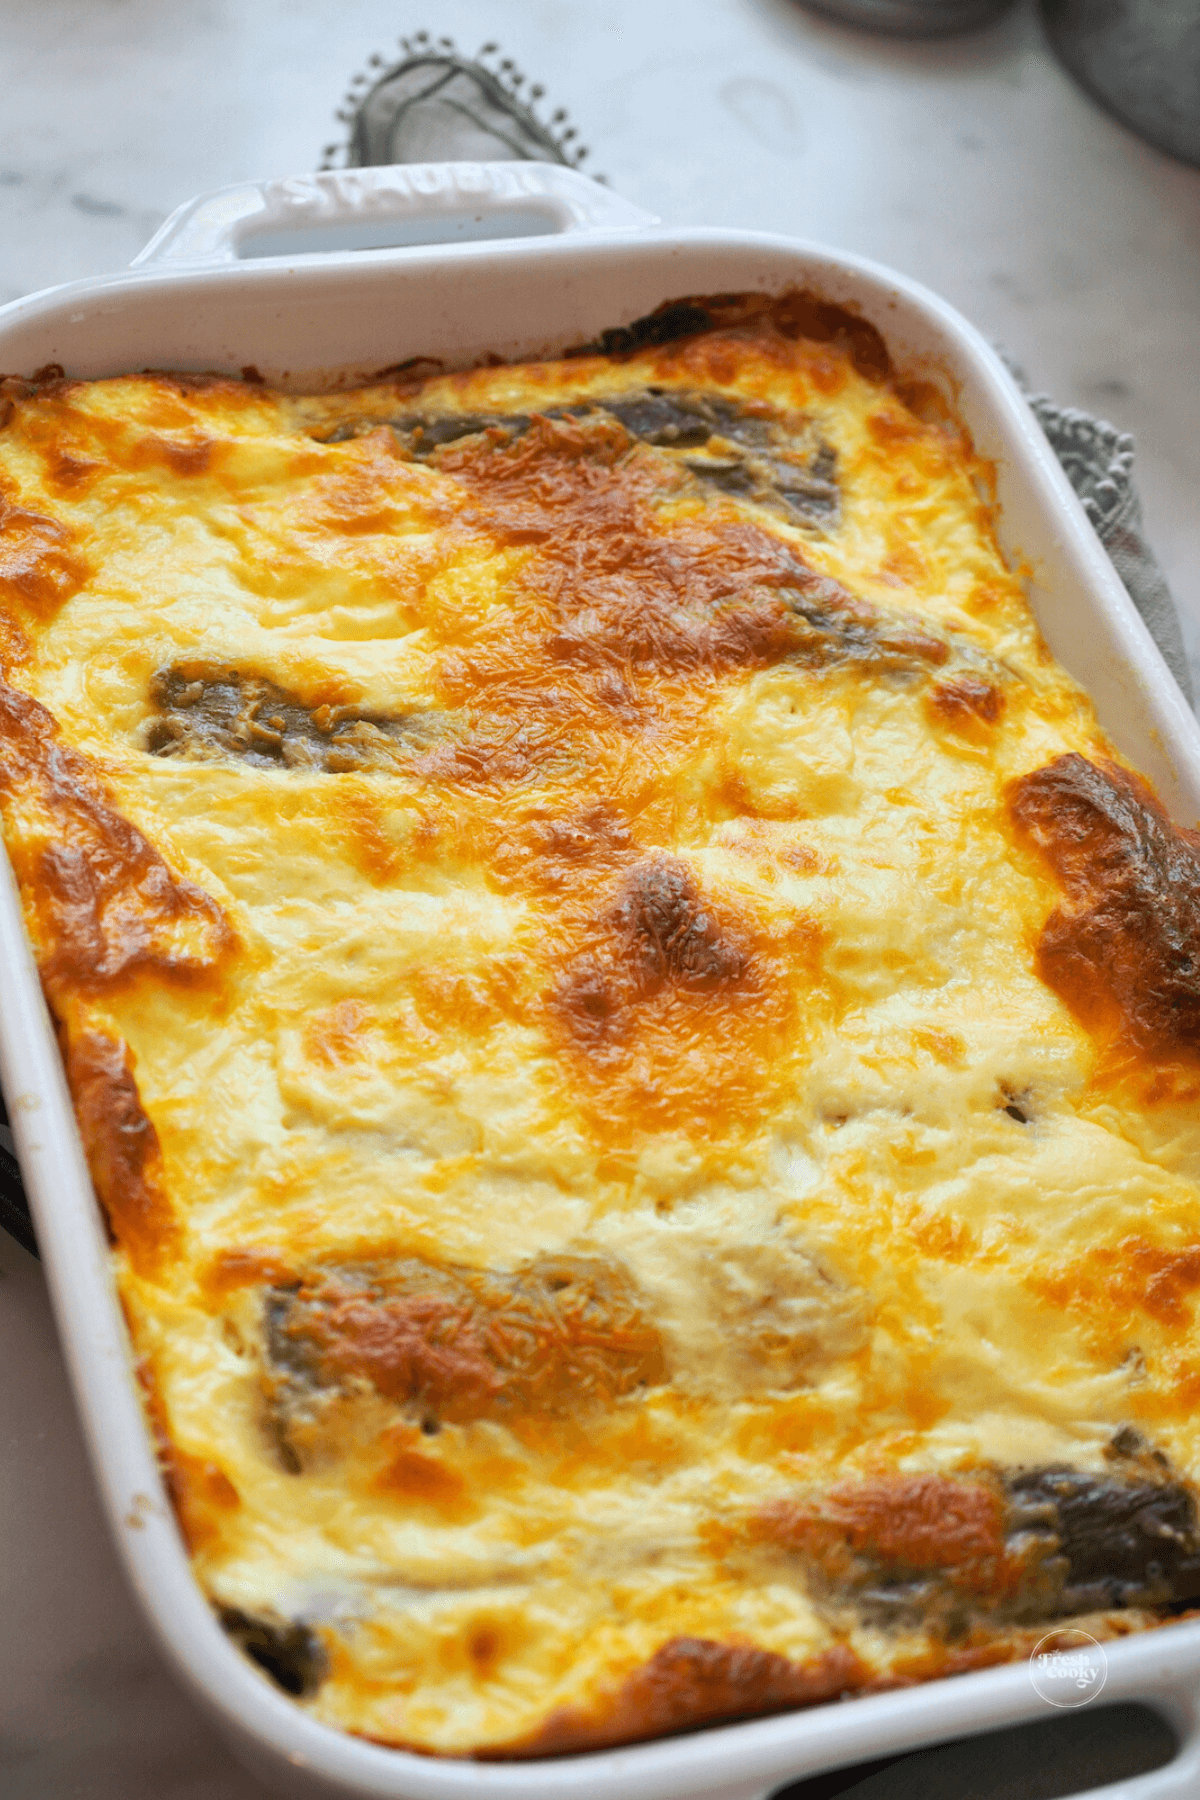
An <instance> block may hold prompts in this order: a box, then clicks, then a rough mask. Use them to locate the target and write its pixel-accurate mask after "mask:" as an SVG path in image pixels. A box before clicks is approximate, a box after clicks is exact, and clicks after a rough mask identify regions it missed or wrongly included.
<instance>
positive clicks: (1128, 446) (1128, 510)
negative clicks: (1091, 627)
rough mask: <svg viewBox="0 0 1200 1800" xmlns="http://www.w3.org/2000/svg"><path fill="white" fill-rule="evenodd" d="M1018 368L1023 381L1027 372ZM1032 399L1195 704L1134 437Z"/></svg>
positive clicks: (1099, 533) (1042, 397) (1123, 576)
mask: <svg viewBox="0 0 1200 1800" xmlns="http://www.w3.org/2000/svg"><path fill="white" fill-rule="evenodd" d="M1010 366H1011V365H1010ZM1014 373H1015V374H1017V376H1018V379H1019V378H1020V372H1019V371H1017V370H1014ZM1029 404H1030V406H1032V408H1033V410H1034V413H1035V414H1036V415H1037V421H1038V424H1039V425H1040V426H1041V428H1042V430H1043V431H1044V432H1045V434H1046V436H1047V438H1048V439H1049V441H1050V447H1051V449H1052V450H1053V451H1054V454H1055V456H1057V458H1058V460H1059V462H1060V463H1061V464H1062V466H1063V468H1064V469H1065V470H1066V472H1067V479H1068V480H1069V481H1070V483H1071V486H1072V487H1073V488H1074V489H1075V492H1076V493H1077V494H1078V495H1079V498H1080V499H1081V500H1082V501H1083V510H1084V511H1085V512H1086V514H1087V516H1088V518H1089V519H1090V520H1091V521H1092V524H1093V526H1094V527H1095V530H1096V536H1097V537H1098V538H1099V539H1100V542H1101V543H1102V544H1103V545H1104V548H1105V549H1106V550H1107V551H1108V554H1109V556H1110V557H1111V558H1112V564H1113V567H1114V568H1115V569H1116V571H1117V574H1118V575H1119V576H1120V577H1121V580H1122V581H1123V582H1124V583H1125V586H1126V588H1127V589H1128V592H1129V598H1130V599H1131V600H1132V601H1133V604H1134V605H1135V606H1136V607H1137V609H1138V611H1139V612H1140V613H1141V615H1142V617H1143V619H1145V621H1146V624H1147V626H1148V627H1149V630H1150V635H1151V637H1152V638H1153V639H1154V641H1155V643H1156V644H1157V645H1158V647H1159V649H1160V650H1161V651H1162V653H1163V660H1164V662H1165V663H1166V665H1167V667H1168V668H1169V669H1170V671H1171V673H1172V675H1173V676H1174V677H1175V679H1176V681H1177V682H1178V683H1179V685H1180V687H1181V688H1182V689H1183V692H1184V693H1185V695H1186V696H1187V700H1188V704H1189V705H1190V706H1194V705H1195V697H1194V695H1193V693H1192V677H1191V672H1190V670H1189V669H1188V665H1187V657H1186V655H1185V654H1184V649H1183V633H1182V632H1181V631H1180V629H1179V614H1178V613H1177V612H1176V610H1175V602H1174V600H1173V598H1172V597H1171V590H1170V588H1169V587H1168V586H1167V580H1166V576H1165V575H1164V574H1163V572H1162V570H1161V569H1160V568H1159V566H1158V561H1157V559H1156V557H1155V555H1154V552H1153V551H1152V550H1151V548H1150V546H1149V544H1148V543H1147V542H1146V534H1145V531H1144V529H1143V526H1142V503H1141V501H1140V500H1139V499H1138V495H1137V489H1136V488H1135V487H1134V485H1133V456H1134V445H1133V439H1132V437H1131V436H1130V434H1129V433H1128V432H1127V431H1118V430H1117V428H1116V426H1115V425H1109V424H1108V423H1107V422H1106V421H1105V420H1104V419H1094V418H1093V417H1092V415H1091V414H1090V413H1085V412H1079V411H1078V410H1077V409H1076V408H1075V407H1073V406H1059V405H1057V404H1056V402H1055V401H1053V400H1051V398H1050V397H1049V395H1048V394H1030V396H1029Z"/></svg>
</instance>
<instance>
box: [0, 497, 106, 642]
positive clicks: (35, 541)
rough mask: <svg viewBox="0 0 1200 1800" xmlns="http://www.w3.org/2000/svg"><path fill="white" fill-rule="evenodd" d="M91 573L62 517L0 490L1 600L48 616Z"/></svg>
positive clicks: (42, 615)
mask: <svg viewBox="0 0 1200 1800" xmlns="http://www.w3.org/2000/svg"><path fill="white" fill-rule="evenodd" d="M88 572H89V571H88V565H87V563H86V561H85V560H84V558H83V557H82V556H81V555H80V553H79V550H78V548H77V547H76V545H75V544H74V542H73V539H72V535H71V533H70V531H68V529H67V528H66V526H65V525H63V524H62V523H61V521H60V520H58V519H49V518H47V517H46V516H45V514H43V513H37V512H31V511H30V510H29V509H28V508H27V507H23V506H20V505H18V504H17V502H16V501H14V500H10V499H9V498H7V497H6V496H5V495H4V494H3V493H0V601H7V602H8V603H9V604H10V605H16V606H18V607H19V608H20V609H21V610H22V611H23V612H31V613H33V614H34V615H35V616H37V617H39V618H43V617H45V616H46V614H47V613H49V612H52V611H53V610H54V609H55V608H56V607H58V606H61V604H62V602H63V601H64V600H67V599H69V598H70V596H71V595H72V594H73V593H75V592H76V590H77V589H78V588H79V587H80V586H81V585H82V583H83V582H84V581H85V580H86V579H87V576H88Z"/></svg>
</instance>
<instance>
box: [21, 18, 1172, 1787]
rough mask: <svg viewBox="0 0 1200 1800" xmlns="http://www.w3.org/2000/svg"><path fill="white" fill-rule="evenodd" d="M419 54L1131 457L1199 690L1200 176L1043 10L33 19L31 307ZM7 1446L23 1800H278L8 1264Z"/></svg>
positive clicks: (25, 57) (24, 1274)
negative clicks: (401, 41)
mask: <svg viewBox="0 0 1200 1800" xmlns="http://www.w3.org/2000/svg"><path fill="white" fill-rule="evenodd" d="M422 26H425V27H427V28H429V29H430V30H433V31H436V32H437V33H439V34H440V33H446V34H449V35H452V36H454V37H455V38H456V40H457V41H458V43H459V45H460V46H461V47H463V48H465V49H468V50H473V49H474V48H475V47H476V46H477V45H478V44H479V43H480V42H481V41H483V40H484V39H486V38H496V39H499V40H500V42H501V43H502V44H503V46H504V49H505V52H506V53H507V54H510V55H512V56H513V57H515V58H516V60H517V61H518V63H519V64H520V65H521V66H522V67H523V68H524V69H525V70H526V72H527V74H528V75H529V76H530V78H531V79H536V80H539V81H541V82H543V83H544V84H545V86H546V87H547V89H548V91H549V95H550V97H551V99H552V100H553V102H554V103H555V104H562V105H566V106H568V107H569V108H570V109H571V111H572V114H573V116H574V120H575V123H576V124H577V125H578V127H579V129H580V132H581V135H582V137H583V139H584V141H585V142H588V143H589V144H590V145H591V146H592V149H593V156H592V159H591V163H590V164H589V167H591V166H594V167H596V168H598V169H599V170H601V171H602V172H603V173H605V174H606V175H607V176H608V177H609V179H610V180H611V182H612V184H613V186H614V187H615V188H616V189H617V190H618V191H619V192H620V193H623V194H625V195H627V196H628V197H629V198H630V199H632V200H635V201H637V202H639V203H640V204H642V205H644V206H646V207H648V208H649V209H650V210H651V211H654V212H657V213H659V214H661V215H662V216H664V217H665V218H668V219H671V220H676V221H680V222H689V223H696V224H723V225H740V226H749V227H756V228H760V229H768V230H774V231H782V232H788V233H791V234H793V235H798V236H803V237H810V238H816V239H822V240H825V241H827V242H829V243H831V244H836V245H838V246H841V247H843V248H845V249H849V250H853V251H857V252H860V253H862V254H865V255H867V256H871V257H875V258H877V259H878V260H880V261H882V262H886V263H890V264H892V265H893V266H895V267H897V268H899V269H902V270H903V271H905V272H906V273H907V274H910V275H913V276H915V277H917V278H918V279H919V280H921V281H925V282H927V283H928V284H929V285H930V286H932V287H934V288H936V289H938V290H940V292H942V293H943V294H945V295H946V296H947V297H948V298H949V299H951V300H952V301H953V302H954V303H955V304H956V305H958V306H959V307H960V308H961V309H962V310H963V311H964V312H965V313H966V314H967V315H968V317H970V318H971V319H973V320H974V321H975V323H976V324H977V325H979V326H980V327H981V329H982V330H983V331H984V332H985V333H987V334H988V335H989V336H990V337H992V338H993V339H995V340H997V341H998V342H1000V343H1001V344H1003V345H1004V347H1005V348H1006V349H1007V350H1008V351H1009V352H1010V354H1011V355H1013V356H1014V357H1015V358H1016V359H1017V361H1018V362H1019V363H1020V364H1021V365H1022V366H1023V368H1024V369H1025V371H1026V372H1027V374H1028V377H1029V379H1030V381H1031V383H1032V384H1033V385H1034V387H1036V388H1039V389H1045V390H1047V391H1049V392H1050V393H1052V394H1053V395H1054V396H1055V397H1056V398H1057V399H1059V400H1060V401H1062V402H1064V403H1068V404H1073V405H1077V406H1082V407H1086V408H1089V409H1090V410H1092V411H1097V412H1100V413H1102V414H1104V415H1106V416H1107V417H1109V418H1111V419H1112V421H1113V422H1114V423H1115V424H1117V425H1118V426H1120V427H1121V428H1123V429H1126V430H1130V431H1132V432H1134V433H1135V435H1136V438H1137V442H1138V461H1137V479H1138V482H1139V485H1140V488H1141V491H1142V496H1143V500H1144V504H1145V512H1146V520H1147V526H1148V530H1149V533H1150V537H1151V539H1152V541H1153V543H1154V544H1155V546H1156V548H1157V550H1158V552H1159V555H1160V557H1161V559H1162V561H1163V564H1164V566H1165V568H1166V570H1167V573H1168V576H1169V579H1170V581H1171V583H1172V586H1173V588H1174V591H1175V594H1176V597H1177V599H1178V601H1179V603H1180V608H1181V612H1182V614H1183V620H1184V631H1185V637H1186V640H1187V643H1188V647H1189V651H1190V653H1191V658H1192V663H1193V668H1194V669H1195V672H1196V679H1197V689H1198V691H1200V507H1198V506H1197V505H1196V495H1197V493H1198V492H1200V434H1198V433H1197V429H1196V423H1195V415H1196V404H1195V397H1196V393H1197V391H1200V368H1198V364H1200V172H1198V171H1195V170H1192V169H1188V168H1184V167H1183V166H1181V165H1180V164H1178V163H1174V162H1172V161H1170V160H1169V159H1168V158H1166V157H1164V156H1162V155H1160V154H1159V153H1158V152H1156V151H1154V150H1152V149H1150V148H1149V147H1147V146H1146V145H1143V144H1142V143H1140V142H1139V141H1138V140H1137V139H1136V138H1134V137H1132V136H1131V135H1130V134H1129V133H1128V132H1126V131H1125V130H1124V129H1123V128H1122V127H1121V126H1119V125H1117V124H1115V123H1114V122H1113V121H1111V120H1110V119H1109V118H1107V117H1106V116H1105V115H1104V114H1103V113H1102V112H1100V111H1099V110H1098V109H1097V108H1096V107H1095V106H1094V105H1093V104H1092V103H1091V102H1090V101H1089V100H1088V99H1087V98H1086V97H1085V96H1084V95H1083V94H1081V93H1080V92H1079V91H1078V90H1077V89H1075V88H1074V87H1073V86H1072V85H1071V83H1070V82H1069V81H1068V80H1067V79H1066V77H1065V76H1064V75H1063V74H1062V73H1061V71H1060V70H1059V68H1058V66H1057V65H1056V63H1055V62H1054V61H1053V60H1052V58H1051V57H1050V55H1049V53H1048V51H1047V50H1046V48H1045V46H1044V44H1043V41H1042V38H1041V34H1040V31H1039V28H1038V25H1037V21H1036V17H1035V15H1034V11H1033V7H1032V4H1029V3H1027V4H1018V5H1017V6H1016V8H1015V10H1014V11H1013V12H1012V13H1010V14H1009V15H1008V16H1007V17H1006V18H1005V19H1004V20H1003V21H1001V22H1000V23H999V24H997V25H996V26H994V27H992V28H990V29H989V30H987V31H984V32H980V33H976V34H974V35H972V36H968V37H965V38H962V39H960V40H957V41H946V42H942V43H940V44H897V43H892V42H888V41H887V40H884V39H880V38H875V37H870V36H865V35H862V34H859V33H856V32H853V31H850V30H846V29H842V28H840V27H838V26H836V25H832V24H828V23H824V22H822V21H819V20H817V19H815V18H813V17H812V16H810V15H809V14H807V13H805V12H803V11H802V10H800V9H799V8H798V7H797V6H796V5H794V4H792V0H704V4H703V5H699V4H696V3H695V0H638V3H635V0H596V3H595V4H592V5H590V6H586V7H585V6H583V5H581V4H578V3H576V0H492V3H491V4H488V5H484V4H482V0H439V3H438V5H437V7H436V8H434V7H430V8H428V9H426V10H425V11H424V12H421V11H411V12H410V11H408V10H407V9H405V8H397V7H396V6H395V5H394V4H393V3H392V0H340V3H339V4H337V5H334V4H332V0H172V4H171V5H170V6H164V5H162V4H161V0H5V5H4V7H3V8H2V9H0V67H3V69H4V72H5V78H4V90H5V91H4V106H3V111H2V114H0V302H2V301H6V300H9V299H13V298H16V297H17V296H18V295H21V294H24V293H27V292H29V291H31V290H33V289H35V288H39V287H43V286H47V285H50V284H52V283H55V282H61V281H70V280H73V279H76V278H77V277H80V276H86V275H92V274H99V273H102V272H105V271H108V270H112V269H114V268H117V267H119V266H120V265H122V264H124V263H126V262H128V261H129V259H130V257H132V256H133V255H134V254H135V253H136V251H137V250H138V249H139V248H140V247H141V245H142V244H143V242H144V241H145V240H146V238H147V237H149V235H150V233H151V232H152V231H153V230H154V229H155V227H156V226H157V225H158V224H159V223H160V222H161V220H162V219H163V217H164V216H165V215H166V214H167V213H168V212H169V211H170V210H171V209H172V208H173V207H174V206H175V205H177V204H178V203H179V202H180V201H181V200H184V199H186V198H188V197H189V196H190V195H192V194H194V193H196V192H197V191H199V190H201V189H204V188H209V187H215V186H218V185H220V184H222V183H225V182H231V181H237V180H243V179H246V178H249V177H255V176H262V175H274V174H285V173H294V172H297V171H302V170H306V169H311V168H314V167H315V166H316V165H317V162H318V161H319V157H320V152H321V148H322V146H323V145H324V144H325V143H326V142H329V141H331V139H332V138H333V137H334V136H335V135H336V127H334V126H333V125H332V118H331V115H332V113H333V110H334V108H335V107H336V106H337V105H338V104H339V102H340V98H341V94H342V92H343V90H344V87H345V84H346V80H347V78H348V76H349V75H351V74H352V73H354V72H355V71H356V70H357V69H358V68H359V67H361V66H363V65H364V64H365V61H366V58H367V56H368V55H369V54H370V53H372V52H374V51H381V52H386V51H387V50H388V49H389V47H390V46H392V45H393V44H394V42H395V34H396V32H397V31H399V30H402V29H406V30H417V29H420V28H421V27H422ZM685 147H686V148H685ZM0 1446H2V1449H0V1545H2V1546H3V1549H2V1552H0V1792H2V1793H3V1794H4V1796H5V1797H6V1800H251V1797H252V1796H261V1794H262V1793H263V1792H264V1790H263V1789H262V1788H261V1787H260V1786H259V1785H258V1783H257V1782H255V1781H254V1780H252V1779H251V1778H250V1777H249V1776H247V1775H244V1774H242V1773H241V1772H240V1771H239V1770H238V1769H237V1768H236V1767H235V1765H234V1763H233V1762H232V1760H231V1759H230V1757H229V1756H228V1754H227V1753H226V1752H225V1750H224V1749H223V1748H222V1746H221V1744H220V1742H219V1741H218V1739H217V1738H216V1737H215V1735H214V1734H213V1732H212V1729H211V1728H210V1726H209V1725H208V1724H207V1722H206V1721H205V1720H204V1719H203V1718H202V1717H201V1716H200V1715H199V1713H198V1712H197V1711H196V1710H195V1708H194V1707H193V1706H192V1704H191V1703H190V1701H188V1700H187V1699H186V1698H185V1697H184V1696H183V1695H182V1694H180V1693H179V1692H178V1691H177V1690H176V1688H175V1687H174V1685H173V1684H172V1682H171V1680H170V1678H169V1677H168V1676H167V1674H166V1673H165V1670H164V1669H163V1668H162V1666H161V1664H160V1662H159V1659H158V1656H157V1653H156V1651H155V1649H154V1647H153V1645H152V1644H151V1642H150V1639H149V1636H148V1634H147V1631H146V1629H145V1627H144V1626H143V1624H142V1623H141V1619H140V1616H139V1614H138V1612H137V1610H136V1608H135V1605H134V1602H133V1600H132V1598H131V1597H130V1595H129V1593H128V1591H127V1589H126V1586H125V1583H124V1580H123V1577H122V1575H121V1574H120V1571H119V1569H118V1567H117V1563H116V1560H115V1556H114V1553H113V1551H112V1549H111V1547H110V1545H109V1542H108V1538H107V1533H106V1529H105V1527H104V1524H103V1521H102V1519H101V1517H100V1513H99V1509H98V1505H97V1502H96V1499H95V1496H94V1493H93V1488H92V1483H91V1477H90V1475H89V1473H88V1469H87V1464H86V1460H85V1454H84V1449H83V1444H82V1439H81V1436H80V1431H79V1427H78V1425H77V1423H76V1419H75V1415H74V1410H73V1407H72V1402H71V1399H70V1396H69V1393H68V1390H67V1386H66V1381H65V1376H64V1372H63V1367H62V1362H61V1359H60V1357H59V1354H58V1351H57V1348H56V1344H55V1336H54V1328H53V1324H52V1322H51V1319H50V1314H49V1309H48V1306H47V1301H46V1296H45V1291H44V1288H43V1284H42V1280H41V1276H40V1272H39V1270H38V1267H37V1265H36V1263H34V1262H33V1260H32V1259H31V1258H29V1257H27V1256H25V1254H24V1253H23V1252H22V1251H20V1250H19V1249H17V1248H16V1246H14V1245H12V1244H11V1243H10V1242H9V1241H8V1240H7V1239H3V1240H0ZM906 1791H907V1790H906ZM928 1791H929V1792H930V1793H931V1794H932V1793H933V1792H934V1789H933V1788H932V1787H931V1788H930V1789H929V1790H928ZM944 1791H945V1792H946V1794H947V1796H948V1795H949V1793H950V1791H951V1790H950V1789H948V1788H947V1789H945V1790H944ZM965 1791H966V1790H965V1789H955V1790H954V1792H955V1793H959V1792H962V1793H964V1794H965ZM971 1791H972V1793H974V1794H977V1795H980V1796H982V1795H984V1794H985V1793H986V1792H987V1790H986V1789H985V1788H983V1787H974V1788H972V1790H971ZM1014 1791H1015V1790H1014ZM1110 1791H1114V1792H1115V1790H1110ZM871 1792H872V1795H873V1796H876V1795H877V1796H878V1800H884V1795H885V1789H884V1788H883V1787H872V1790H871ZM681 1800H683V1797H681Z"/></svg>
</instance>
